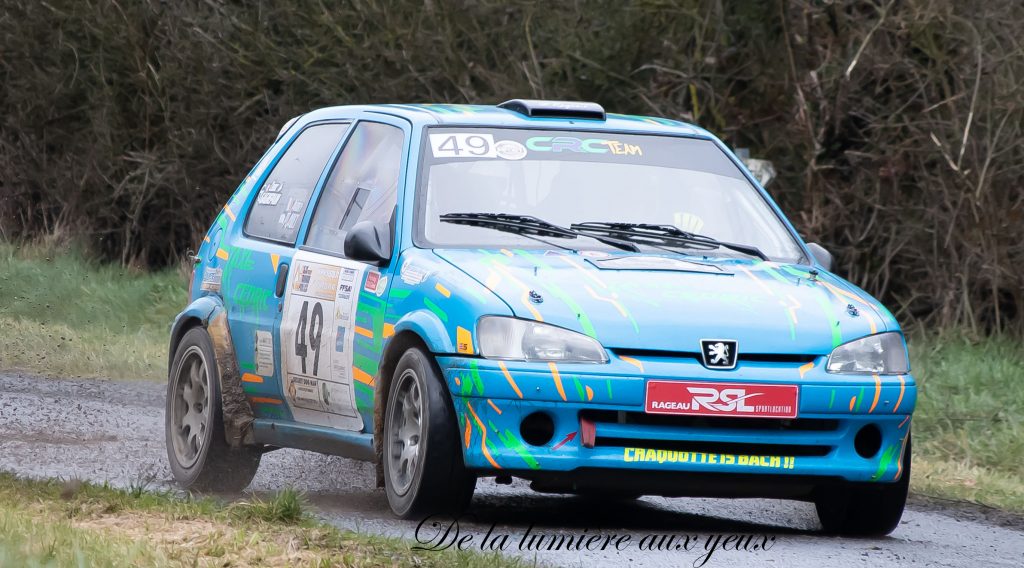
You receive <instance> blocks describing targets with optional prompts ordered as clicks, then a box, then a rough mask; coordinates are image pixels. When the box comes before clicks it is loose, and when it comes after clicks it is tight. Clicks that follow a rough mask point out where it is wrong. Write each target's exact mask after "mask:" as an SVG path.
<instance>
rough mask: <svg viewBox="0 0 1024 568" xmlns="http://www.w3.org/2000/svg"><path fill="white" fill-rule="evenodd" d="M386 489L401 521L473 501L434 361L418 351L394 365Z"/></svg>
mask: <svg viewBox="0 0 1024 568" xmlns="http://www.w3.org/2000/svg"><path fill="white" fill-rule="evenodd" d="M383 436H384V440H383V450H384V451H383V462H384V490H385V493H386V494H387V498H388V504H389V505H390V506H391V510H392V511H393V512H394V513H395V515H397V516H399V517H401V518H416V517H420V516H425V515H432V514H438V513H452V514H458V513H460V512H461V511H463V510H464V509H465V508H466V507H467V506H468V505H469V502H470V500H471V499H472V497H473V490H474V489H475V487H476V476H474V475H473V474H471V473H470V472H469V471H467V470H466V467H465V465H464V462H463V457H462V447H461V446H460V445H459V434H458V423H457V421H456V418H455V411H454V409H453V408H452V404H451V401H450V400H449V398H448V392H447V389H445V387H444V383H443V382H442V380H441V372H440V370H439V369H438V368H437V364H436V363H435V362H434V360H433V358H432V357H431V356H430V355H428V354H427V353H425V352H423V351H422V350H420V349H418V348H415V347H413V348H411V349H409V350H408V351H406V352H405V353H404V354H403V355H402V357H401V359H399V360H398V364H397V365H395V371H394V376H393V377H392V379H391V386H390V388H389V392H388V398H387V405H386V408H385V411H384V429H383Z"/></svg>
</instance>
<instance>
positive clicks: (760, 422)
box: [580, 410, 839, 432]
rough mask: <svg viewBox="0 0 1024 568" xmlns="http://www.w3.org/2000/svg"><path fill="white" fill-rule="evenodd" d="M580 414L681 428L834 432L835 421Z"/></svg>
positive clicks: (608, 420) (602, 419)
mask: <svg viewBox="0 0 1024 568" xmlns="http://www.w3.org/2000/svg"><path fill="white" fill-rule="evenodd" d="M580 417H581V418H587V419H589V420H591V421H593V422H598V423H600V422H604V423H611V424H646V425H650V426H674V427H682V428H701V429H721V430H761V431H769V432H780V431H793V432H834V431H836V430H838V429H839V421H838V420H831V419H824V418H729V417H724V416H723V417H717V416H713V417H706V416H682V415H674V414H647V413H644V412H616V411H614V410H585V411H583V412H581V413H580Z"/></svg>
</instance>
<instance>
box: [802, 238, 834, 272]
mask: <svg viewBox="0 0 1024 568" xmlns="http://www.w3.org/2000/svg"><path fill="white" fill-rule="evenodd" d="M807 248H808V249H810V251H811V254H812V255H814V260H817V261H818V264H820V265H822V266H823V267H825V270H829V271H831V270H832V253H830V252H828V251H827V250H825V247H823V246H821V245H819V244H818V243H807Z"/></svg>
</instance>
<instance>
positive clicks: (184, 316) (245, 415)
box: [168, 296, 255, 447]
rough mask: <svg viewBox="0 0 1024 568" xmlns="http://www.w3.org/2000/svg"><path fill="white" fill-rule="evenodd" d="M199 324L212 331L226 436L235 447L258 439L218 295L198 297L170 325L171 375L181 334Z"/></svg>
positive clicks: (169, 358)
mask: <svg viewBox="0 0 1024 568" xmlns="http://www.w3.org/2000/svg"><path fill="white" fill-rule="evenodd" d="M199 326H202V327H203V328H204V329H206V332H207V333H208V334H209V336H210V340H211V341H212V342H213V352H214V356H215V357H216V359H217V371H218V373H217V374H218V375H219V376H220V397H221V407H222V411H223V412H222V414H223V418H224V437H225V438H226V439H227V442H228V444H230V445H231V446H233V447H237V446H240V445H242V444H251V443H253V442H254V441H255V439H254V437H253V432H252V422H253V420H255V416H254V415H253V412H252V406H250V405H249V400H248V399H247V398H246V397H245V391H244V390H242V375H241V372H240V371H239V369H238V361H237V359H236V358H235V346H234V343H233V342H232V341H231V332H230V330H229V328H228V316H227V310H225V309H224V302H223V301H221V299H220V298H219V297H218V296H203V297H202V298H199V299H197V300H195V301H194V302H192V303H191V304H189V306H188V307H187V308H185V310H184V311H182V312H181V313H180V314H178V317H177V318H175V319H174V324H173V325H172V326H171V344H170V354H169V357H168V376H169V375H170V367H171V366H172V365H173V364H174V352H175V351H176V350H177V348H178V343H179V342H180V341H181V338H182V337H183V336H184V335H185V333H186V332H187V331H188V330H189V329H191V328H193V327H199Z"/></svg>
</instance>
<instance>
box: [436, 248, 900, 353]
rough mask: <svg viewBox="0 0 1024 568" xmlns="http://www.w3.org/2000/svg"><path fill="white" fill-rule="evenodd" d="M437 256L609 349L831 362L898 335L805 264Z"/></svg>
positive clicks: (880, 315)
mask: <svg viewBox="0 0 1024 568" xmlns="http://www.w3.org/2000/svg"><path fill="white" fill-rule="evenodd" d="M434 252H435V254H437V255H438V256H440V257H441V258H443V259H445V260H447V261H448V262H450V263H451V264H452V265H454V266H455V267H457V268H459V269H460V270H462V271H463V272H465V273H466V274H468V275H469V276H471V277H472V278H474V279H475V280H477V281H478V282H480V283H481V284H482V285H484V286H486V287H487V288H489V289H490V290H491V291H493V292H494V293H495V294H497V295H498V296H499V297H501V298H502V299H503V300H504V301H505V302H506V303H507V304H508V305H509V307H510V308H511V309H512V311H513V312H514V313H515V315H516V316H517V317H521V318H527V319H535V320H540V321H543V322H546V323H550V324H553V325H557V326H561V327H564V328H568V329H572V330H575V331H579V332H582V333H586V334H588V335H590V336H592V337H595V338H597V339H598V340H599V341H601V343H602V344H603V345H604V346H605V347H608V348H612V349H635V350H656V351H673V352H686V353H696V352H699V351H700V340H701V339H735V340H737V341H738V347H739V350H740V352H741V353H746V354H794V355H795V354H800V355H825V354H828V353H829V352H831V350H832V349H833V348H834V347H835V346H837V345H839V344H841V343H844V342H846V341H849V340H851V339H856V338H858V337H862V336H865V335H869V334H871V333H875V332H881V331H886V330H895V329H898V328H897V324H896V322H895V320H894V319H893V317H892V315H891V314H890V313H889V312H888V311H887V310H886V309H885V308H884V307H882V306H881V305H880V304H878V302H877V301H875V300H874V299H873V298H871V297H870V296H868V295H867V294H866V293H864V292H863V291H861V290H859V289H858V288H856V287H854V286H853V285H851V284H849V283H848V282H846V281H845V280H842V279H841V278H839V277H837V276H835V275H833V274H831V273H828V272H825V271H820V273H819V274H816V275H814V274H811V272H810V271H811V270H812V268H811V267H808V266H803V265H789V264H780V263H774V262H762V261H757V260H747V259H734V258H720V259H710V260H708V259H700V258H697V257H686V256H681V255H664V256H662V255H650V254H628V253H626V254H608V253H599V252H584V253H582V254H579V253H575V252H571V251H566V252H563V251H550V250H548V251H543V250H538V251H535V250H506V249H501V250H483V249H476V250H469V249H437V250H435V251H434ZM819 270H820V269H819Z"/></svg>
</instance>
